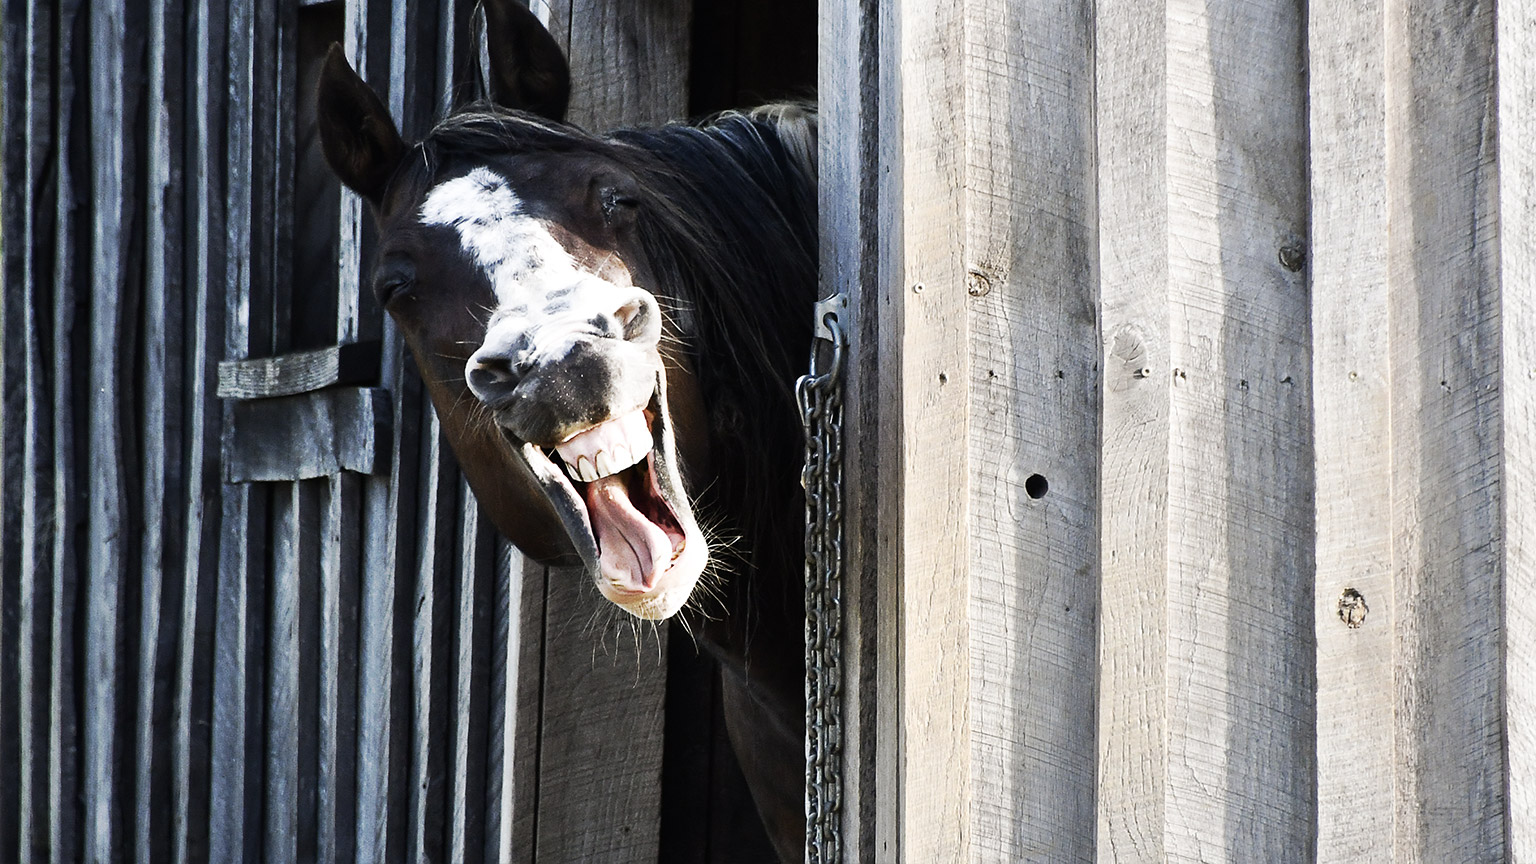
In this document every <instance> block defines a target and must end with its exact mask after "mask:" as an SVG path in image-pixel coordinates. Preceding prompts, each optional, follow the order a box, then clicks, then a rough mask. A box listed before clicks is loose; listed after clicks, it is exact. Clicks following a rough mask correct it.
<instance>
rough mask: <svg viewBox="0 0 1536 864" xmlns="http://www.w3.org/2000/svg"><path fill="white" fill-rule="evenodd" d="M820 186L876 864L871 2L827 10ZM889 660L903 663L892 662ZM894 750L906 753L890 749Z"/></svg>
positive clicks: (853, 686) (859, 707) (854, 728)
mask: <svg viewBox="0 0 1536 864" xmlns="http://www.w3.org/2000/svg"><path fill="white" fill-rule="evenodd" d="M819 14H820V26H819V32H820V34H821V35H820V47H819V50H818V53H817V58H818V60H817V62H818V65H819V72H818V75H819V79H820V84H819V89H820V95H819V116H820V120H819V122H820V128H819V134H818V150H819V154H818V157H817V158H818V168H819V182H818V185H817V193H818V195H817V197H818V213H819V219H820V256H821V257H820V268H819V269H820V277H821V286H820V292H819V293H820V296H823V297H827V296H831V295H833V294H835V293H837V292H838V291H844V292H846V293H847V295H848V315H847V320H846V321H845V322H844V323H843V328H844V330H845V331H846V332H847V333H848V342H849V344H848V348H847V355H846V356H847V360H846V363H847V366H846V370H847V371H846V372H845V375H844V383H845V386H846V391H845V399H844V415H843V416H844V429H845V432H844V435H843V444H844V447H845V452H844V454H843V471H844V475H843V486H844V489H845V490H846V492H845V496H844V499H845V500H844V514H845V517H844V518H845V532H846V539H845V542H846V545H845V560H844V565H843V566H844V574H845V575H844V584H843V610H844V614H843V633H844V647H843V663H844V672H843V690H842V692H843V699H844V704H843V730H844V736H845V739H844V742H843V772H842V774H843V807H842V810H843V848H844V849H845V850H847V851H846V852H845V855H846V854H851V855H853V856H855V857H854V860H857V861H860V862H862V864H874V862H876V861H879V860H884V859H885V858H886V856H887V855H889V854H893V851H892V850H889V849H878V852H879V853H880V854H877V846H876V842H875V841H876V835H877V832H876V830H875V827H876V823H877V815H876V814H877V812H879V811H880V810H881V809H884V810H886V811H887V812H893V811H894V810H895V808H894V806H883V805H886V804H894V802H895V801H896V796H895V794H890V795H888V796H886V797H885V798H884V799H882V798H881V797H879V796H881V795H882V794H883V793H886V792H890V793H894V792H895V789H894V787H878V786H877V785H876V784H875V783H874V782H871V781H872V780H873V779H874V775H875V769H876V745H877V743H878V739H877V735H878V729H877V727H876V723H875V719H874V718H875V711H876V706H877V705H880V704H882V700H881V699H879V698H878V696H877V687H878V685H879V680H878V678H877V676H876V674H875V673H876V664H877V659H878V658H877V654H876V648H877V646H879V645H880V644H881V642H880V628H879V622H880V620H881V619H880V616H879V615H878V612H877V603H878V600H879V598H880V596H881V594H880V592H879V591H878V590H876V586H878V585H881V584H882V583H888V582H891V581H894V580H882V579H880V578H879V573H880V572H882V571H881V569H880V562H881V558H880V552H879V549H880V541H879V536H880V533H879V532H880V528H881V525H880V524H879V517H880V516H881V515H882V514H883V512H884V511H883V510H882V506H881V503H880V502H881V501H882V500H883V499H882V496H881V494H880V485H879V484H880V482H881V480H882V477H883V475H882V471H885V472H886V473H889V471H890V469H889V468H882V464H883V463H884V462H886V461H887V460H882V459H881V458H880V454H881V449H880V447H881V445H883V444H886V443H888V442H887V441H883V440H880V438H881V436H880V434H879V432H878V430H880V429H882V428H888V426H889V425H890V424H888V423H885V422H882V421H883V420H884V418H885V416H886V415H885V413H884V412H885V411H886V410H887V406H885V405H884V404H883V403H882V402H881V399H880V395H881V390H880V388H881V381H882V378H883V377H884V376H883V375H882V373H881V364H880V360H881V357H880V354H879V349H880V347H881V342H880V338H879V336H880V334H879V329H878V328H879V321H880V320H881V316H879V315H877V314H876V310H878V309H879V308H880V307H881V302H882V296H881V290H880V283H879V280H878V270H877V263H878V261H879V255H878V242H879V241H878V238H879V235H880V228H881V220H880V219H879V218H878V217H877V216H875V215H871V216H868V217H867V216H866V215H865V214H877V213H878V210H877V207H876V201H877V196H878V194H879V184H880V182H881V181H880V174H879V160H878V153H879V150H878V144H879V141H880V131H881V130H880V102H879V95H880V91H879V74H880V69H879V47H880V46H879V43H878V41H877V38H878V22H879V15H878V12H877V11H876V10H874V9H871V8H868V7H867V6H866V5H865V4H859V3H841V2H824V3H821V4H820V12H819ZM879 657H881V658H891V659H894V656H893V655H891V654H885V653H882V654H880V655H879ZM887 750H888V751H893V750H894V748H887Z"/></svg>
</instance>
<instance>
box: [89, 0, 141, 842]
mask: <svg viewBox="0 0 1536 864" xmlns="http://www.w3.org/2000/svg"><path fill="white" fill-rule="evenodd" d="M140 11H141V10H137V9H130V8H129V7H128V5H127V4H126V2H124V0H115V2H107V3H102V4H94V5H93V6H92V8H91V14H90V20H89V37H88V38H89V39H90V45H91V50H90V52H89V55H88V56H89V58H90V60H89V69H90V100H91V115H90V121H89V124H88V127H87V128H88V129H89V134H90V136H91V172H90V175H89V178H90V180H89V182H90V187H91V191H92V194H93V197H94V200H95V204H94V206H93V207H92V208H91V211H90V212H91V220H92V225H91V244H90V245H91V259H90V272H91V273H92V274H94V278H91V279H90V280H89V281H85V282H84V283H83V287H85V292H83V293H85V294H86V296H88V297H89V309H90V313H89V319H88V322H87V326H88V327H89V337H88V342H87V343H86V344H88V345H89V349H88V350H89V352H90V353H89V356H91V357H114V358H115V357H120V356H124V355H125V354H126V353H127V352H128V351H129V350H131V343H128V342H127V340H125V339H124V338H123V336H124V333H125V330H126V328H125V326H124V324H125V321H126V318H127V315H129V314H131V310H132V309H133V308H134V303H135V302H136V301H137V300H138V298H139V293H138V292H139V287H140V286H139V285H138V284H137V281H136V278H135V277H136V275H137V270H138V268H139V267H141V266H142V260H141V259H140V258H139V257H138V254H137V253H136V251H135V250H134V248H133V245H132V244H133V237H134V233H135V232H136V231H138V230H141V228H140V226H139V225H137V224H136V220H137V219H138V218H139V215H140V214H139V212H138V207H137V206H136V204H137V201H138V197H137V196H138V194H139V189H138V178H137V175H136V173H135V171H134V169H133V166H135V165H137V164H138V144H137V141H136V139H135V137H134V136H133V135H132V134H131V132H130V130H129V128H128V125H127V124H128V121H129V118H132V117H135V116H136V115H137V112H138V110H139V100H140V98H141V93H140V91H139V90H138V89H136V88H131V87H128V86H127V85H126V82H125V79H127V78H128V77H130V76H132V77H134V78H137V77H139V73H138V71H137V70H138V68H139V67H140V66H141V64H142V54H143V51H144V50H145V30H146V27H145V24H146V23H147V22H145V21H144V20H142V16H141V14H139V13H140ZM88 366H89V372H88V374H87V375H86V380H87V386H88V387H89V391H88V392H89V394H90V395H89V397H88V400H87V415H86V417H84V418H81V423H82V425H83V426H84V427H85V434H86V441H87V448H88V449H87V453H88V456H87V457H86V460H85V464H84V465H82V468H84V470H85V472H86V475H87V477H86V489H87V493H86V494H87V501H86V546H85V560H84V561H83V562H81V563H82V564H83V570H82V575H83V576H84V578H85V583H86V584H85V588H86V590H85V592H84V598H83V599H84V606H83V608H82V610H81V611H82V612H83V619H82V620H83V621H84V625H85V632H84V634H83V647H84V655H85V656H84V658H83V659H84V668H83V670H82V671H83V673H84V674H83V679H82V684H83V686H84V691H83V692H84V698H83V707H84V711H83V714H84V717H83V718H82V719H83V722H82V733H83V735H82V744H81V749H82V754H81V755H82V763H83V764H82V766H81V786H80V790H81V795H82V798H83V802H84V822H83V825H82V828H83V831H82V838H81V839H82V849H83V851H84V854H85V857H88V858H92V859H94V860H99V861H107V860H114V859H116V858H118V857H120V856H121V855H122V850H123V849H124V848H125V847H126V844H127V843H128V842H130V840H131V837H132V836H133V835H132V828H131V827H130V825H131V822H130V819H131V817H130V816H129V814H128V812H127V810H128V807H129V806H130V805H129V802H131V800H132V798H131V792H130V790H131V789H132V781H131V768H130V766H131V764H132V760H131V757H130V755H129V753H130V752H131V751H130V747H131V743H130V742H131V741H132V732H131V728H130V722H131V721H130V718H131V717H132V713H131V708H130V706H131V704H132V702H131V699H132V697H131V695H130V693H131V690H130V687H131V685H130V684H129V682H130V681H131V678H130V677H129V676H130V669H129V667H128V664H127V657H128V656H129V653H130V651H131V650H132V649H131V646H132V645H133V644H134V641H133V636H132V635H131V634H130V633H129V632H128V628H129V627H130V626H131V624H130V622H131V621H132V617H131V614H130V611H129V610H130V609H131V608H132V605H131V604H132V603H133V595H132V593H131V592H130V589H129V584H128V580H129V578H130V569H129V568H130V566H131V565H130V563H129V561H130V559H131V558H132V557H133V554H134V545H131V544H133V541H134V539H135V538H133V537H132V532H131V531H130V522H129V517H128V513H127V510H128V498H129V495H130V494H131V492H130V489H129V482H130V477H129V474H128V471H129V465H130V464H131V462H130V461H129V459H128V458H127V457H128V456H129V454H130V452H131V451H129V450H128V448H127V445H126V443H125V441H124V432H123V424H124V422H125V418H128V417H131V416H132V408H131V405H132V403H131V401H129V400H130V399H131V394H132V393H133V384H132V377H131V371H130V368H131V367H129V366H128V365H127V364H123V363H91V364H88Z"/></svg>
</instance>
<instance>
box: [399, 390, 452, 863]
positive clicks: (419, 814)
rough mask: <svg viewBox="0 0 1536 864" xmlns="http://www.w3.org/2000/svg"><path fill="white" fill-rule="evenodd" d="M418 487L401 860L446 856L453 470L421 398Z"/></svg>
mask: <svg viewBox="0 0 1536 864" xmlns="http://www.w3.org/2000/svg"><path fill="white" fill-rule="evenodd" d="M421 410H422V411H423V412H424V418H423V421H422V441H421V462H420V463H419V466H418V471H419V475H418V476H419V477H420V478H421V481H420V482H421V486H420V489H419V496H420V497H419V501H418V507H419V508H420V509H419V510H418V512H417V520H418V521H417V524H416V526H415V530H416V532H417V538H418V540H417V543H418V545H417V549H416V556H417V557H416V562H415V567H414V568H412V569H413V572H414V574H415V586H414V595H413V596H414V601H413V603H412V608H413V609H414V616H413V622H412V637H413V642H412V649H413V650H412V656H411V662H412V672H411V684H412V693H411V695H412V697H413V699H414V701H413V704H412V706H411V710H412V715H411V717H412V720H411V774H410V784H411V785H410V801H411V810H410V829H409V830H410V835H409V840H408V847H407V860H410V861H417V862H427V861H442V860H446V858H447V855H448V850H447V848H446V847H447V842H448V831H447V828H448V825H447V821H446V820H447V814H448V810H447V801H446V798H447V796H446V795H445V794H444V793H445V791H446V790H447V789H450V788H452V787H451V785H450V783H449V777H448V770H449V764H448V760H449V754H450V750H451V748H450V745H451V743H452V733H451V731H450V727H451V722H450V719H449V717H448V712H449V711H450V710H451V706H452V705H453V700H452V695H451V694H452V693H453V690H452V681H451V680H450V675H449V668H450V667H449V665H448V660H449V656H450V653H449V652H450V651H451V646H452V638H451V633H450V629H449V628H450V626H451V622H452V620H453V617H452V607H453V579H454V576H455V575H456V573H455V565H456V564H457V563H458V562H457V561H455V560H454V551H455V546H456V543H455V541H456V540H457V537H456V536H455V535H456V534H457V532H456V531H455V530H454V528H455V527H456V526H455V524H454V523H455V519H454V515H455V511H456V509H457V507H456V505H457V497H458V485H459V484H458V476H457V465H456V464H455V463H454V461H453V456H452V453H451V451H450V450H449V449H448V442H447V441H446V440H445V439H444V438H443V434H442V429H441V427H440V426H439V424H438V420H437V415H436V414H435V413H433V412H432V409H431V407H430V406H429V405H427V404H423V405H422V407H421Z"/></svg>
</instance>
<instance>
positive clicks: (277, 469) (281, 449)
mask: <svg viewBox="0 0 1536 864" xmlns="http://www.w3.org/2000/svg"><path fill="white" fill-rule="evenodd" d="M228 423H229V428H228V430H227V434H226V435H225V439H224V440H225V445H224V474H225V479H226V480H227V481H228V482H230V483H245V482H250V481H261V480H304V479H311V478H316V477H325V476H328V475H331V474H335V473H337V472H338V471H356V472H358V473H361V474H377V473H381V472H383V471H386V470H388V468H389V459H390V452H389V450H388V449H387V444H388V442H389V440H390V431H389V426H390V405H389V394H388V393H387V392H386V391H384V390H382V389H380V388H374V387H358V388H351V389H345V390H323V391H320V392H316V393H306V394H304V395H302V396H285V397H283V398H281V399H264V400H260V401H253V402H240V403H237V404H235V405H234V406H233V409H232V410H231V412H230V416H229V421H228Z"/></svg>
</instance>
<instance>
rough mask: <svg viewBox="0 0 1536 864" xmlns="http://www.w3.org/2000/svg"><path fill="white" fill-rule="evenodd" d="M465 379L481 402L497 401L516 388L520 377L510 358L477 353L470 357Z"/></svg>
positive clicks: (470, 390)
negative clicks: (483, 355) (484, 355)
mask: <svg viewBox="0 0 1536 864" xmlns="http://www.w3.org/2000/svg"><path fill="white" fill-rule="evenodd" d="M464 380H465V382H466V383H468V384H469V392H471V393H473V394H475V396H477V397H479V399H480V401H481V402H497V401H499V400H501V399H503V398H505V397H506V396H507V395H509V394H510V393H511V392H512V391H513V390H515V389H516V388H517V382H518V381H519V380H520V379H519V376H518V374H517V371H516V370H515V369H514V368H513V367H512V361H511V360H509V359H508V358H506V357H497V356H495V355H491V356H486V357H482V356H480V355H479V354H476V355H475V356H474V357H471V358H469V364H468V366H467V367H466V368H465V370H464Z"/></svg>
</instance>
